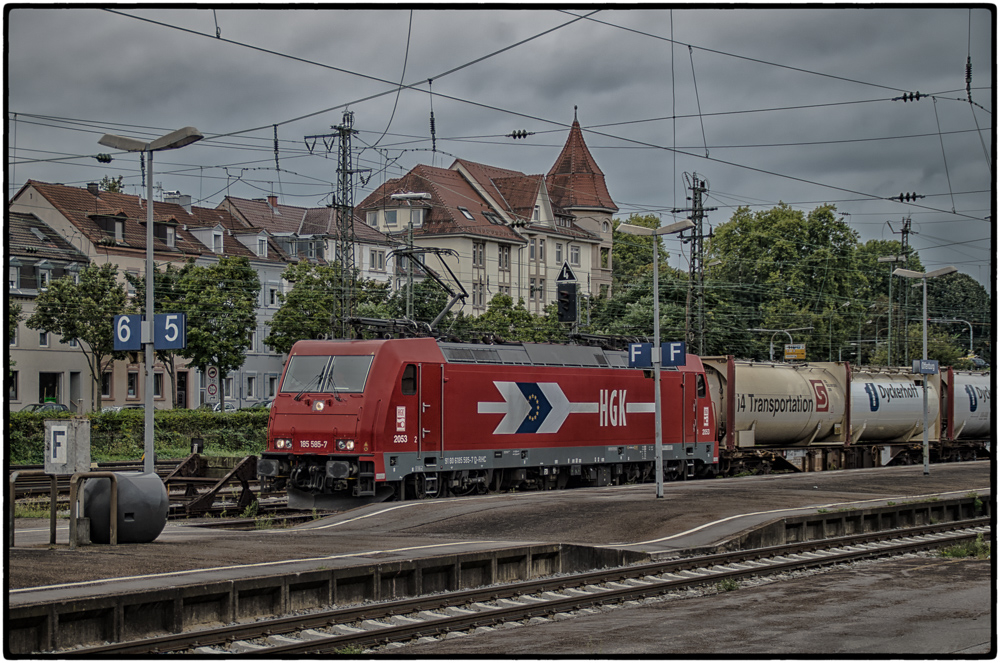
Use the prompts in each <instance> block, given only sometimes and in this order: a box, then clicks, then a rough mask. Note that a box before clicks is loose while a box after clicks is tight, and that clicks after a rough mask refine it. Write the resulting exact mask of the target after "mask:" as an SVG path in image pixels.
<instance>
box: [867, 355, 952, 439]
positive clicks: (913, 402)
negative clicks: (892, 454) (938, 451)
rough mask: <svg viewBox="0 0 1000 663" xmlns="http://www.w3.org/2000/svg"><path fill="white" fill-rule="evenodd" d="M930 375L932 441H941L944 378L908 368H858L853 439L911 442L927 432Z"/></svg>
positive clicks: (929, 421) (929, 407) (929, 418)
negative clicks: (925, 397)
mask: <svg viewBox="0 0 1000 663" xmlns="http://www.w3.org/2000/svg"><path fill="white" fill-rule="evenodd" d="M925 377H927V378H928V380H927V422H928V426H927V427H928V440H929V441H932V442H937V441H938V440H940V431H941V406H940V395H941V377H940V376H939V375H929V376H924V375H920V374H916V373H911V372H910V371H907V370H905V369H895V368H888V369H869V368H859V369H855V371H854V372H853V374H852V375H851V442H852V444H857V443H859V442H862V441H865V442H867V441H872V442H876V441H877V442H910V441H914V440H922V439H923V433H924V389H923V380H924V378H925Z"/></svg>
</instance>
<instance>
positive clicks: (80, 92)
mask: <svg viewBox="0 0 1000 663" xmlns="http://www.w3.org/2000/svg"><path fill="white" fill-rule="evenodd" d="M109 7H110V8H111V11H105V10H102V9H92V8H77V7H72V6H71V7H68V8H58V9H56V8H46V7H45V6H37V7H31V8H22V9H13V10H8V12H7V14H6V24H5V28H6V40H7V44H6V45H7V49H8V50H7V60H6V67H7V71H6V74H7V76H6V82H7V86H8V87H7V120H8V123H7V141H8V161H7V167H8V170H7V175H8V179H7V184H8V187H7V188H8V196H10V195H12V194H13V193H15V192H16V191H17V189H18V188H19V187H20V186H21V185H22V184H23V183H24V182H25V181H26V180H27V179H37V180H42V181H46V182H61V183H64V184H69V185H73V186H85V185H86V184H87V183H88V182H92V181H99V180H100V179H101V178H102V177H103V176H105V175H110V176H112V177H117V176H118V175H119V174H121V175H124V177H125V180H124V181H125V184H126V191H127V192H129V193H139V192H140V188H141V186H140V184H141V174H140V167H139V159H138V157H137V156H136V155H132V154H123V153H116V154H115V155H114V157H115V158H114V161H113V162H112V163H110V164H101V163H98V162H97V161H96V160H95V159H94V158H93V156H94V155H96V154H97V153H100V152H111V150H109V149H108V148H105V147H102V146H99V145H98V144H97V141H98V139H99V138H100V137H101V135H102V134H104V133H106V132H110V133H118V134H122V135H128V136H134V137H138V138H144V139H151V138H153V137H156V136H159V135H162V134H164V133H167V132H169V131H172V130H174V129H178V128H180V127H183V126H194V127H197V128H198V129H199V130H201V131H202V132H203V133H204V134H205V136H206V139H205V140H203V141H201V142H199V143H196V144H194V145H191V146H189V147H186V148H184V149H183V150H179V151H175V152H163V153H160V154H158V155H157V156H156V158H155V160H154V170H155V176H154V182H157V183H162V187H163V189H165V190H180V191H181V192H183V193H188V194H191V195H192V197H193V198H194V199H195V200H196V201H200V202H197V203H196V204H199V205H202V206H206V207H214V206H215V205H217V204H218V203H219V202H220V201H221V200H222V198H223V197H224V196H225V195H226V194H227V193H229V194H231V195H234V196H239V197H243V198H259V197H263V196H265V195H268V194H272V193H273V194H276V195H278V196H279V199H280V200H281V202H283V203H286V204H291V205H300V206H304V207H311V206H321V205H325V204H328V203H330V202H331V194H332V192H333V191H335V189H336V181H337V173H336V146H335V145H334V144H332V143H331V144H330V146H331V147H333V148H334V149H333V151H332V152H329V153H328V151H327V147H326V146H324V142H323V140H322V139H318V140H316V141H315V143H314V144H313V145H312V149H311V150H310V149H309V146H308V144H307V143H309V141H307V140H306V137H307V136H315V135H321V134H328V133H330V132H331V127H332V126H334V125H338V124H340V123H341V122H342V114H343V112H344V110H345V109H349V110H350V111H353V113H354V128H355V129H356V130H357V131H358V133H357V134H356V135H355V137H354V143H353V146H354V147H355V148H358V149H357V150H356V158H357V162H356V166H355V167H356V168H369V169H371V170H370V171H369V172H367V173H365V174H364V177H365V178H367V184H360V183H359V187H358V189H357V191H356V194H355V201H356V202H360V201H361V200H362V199H363V198H364V197H365V196H366V195H367V193H368V192H370V191H371V190H372V189H373V188H374V187H376V186H378V185H379V184H380V183H381V182H383V181H384V180H385V179H386V178H391V177H398V176H399V175H401V174H403V173H405V172H406V171H408V170H409V169H411V168H412V167H413V166H415V165H417V164H430V165H435V166H440V167H445V168H446V167H448V166H450V165H451V163H452V161H453V160H454V158H455V157H460V158H463V159H468V160H472V161H477V162H481V163H487V164H490V165H494V166H499V167H503V168H510V169H513V170H519V171H522V172H525V173H529V174H534V173H546V172H547V171H548V169H549V168H550V167H551V166H552V164H553V163H554V161H555V159H556V157H557V155H558V153H559V150H560V149H561V148H562V146H563V144H564V143H565V140H566V137H567V132H568V128H569V126H570V125H571V124H572V122H573V116H574V107H578V110H577V117H578V119H579V121H580V124H581V125H582V127H583V129H584V136H585V139H586V141H587V144H588V146H589V147H590V150H591V152H592V154H593V155H594V157H595V158H596V160H597V162H598V164H599V165H600V167H601V169H602V170H603V171H604V173H605V175H606V179H607V185H608V189H609V191H610V193H611V195H612V197H613V198H614V200H615V202H616V204H617V205H618V207H619V208H620V213H619V216H620V217H621V218H623V219H624V218H626V217H627V216H628V215H629V214H632V213H641V214H644V213H657V214H661V215H662V216H663V219H664V223H667V222H670V221H671V219H672V217H671V215H670V211H671V210H672V209H676V208H684V207H687V206H688V203H687V202H686V201H685V195H686V193H687V192H686V191H685V185H684V174H685V173H697V174H698V175H700V176H702V177H704V178H707V180H708V182H709V185H710V190H709V197H708V199H707V200H706V205H708V206H711V207H717V208H718V209H717V210H715V211H712V212H710V213H709V215H708V221H709V222H710V224H712V225H713V226H717V225H719V224H721V223H724V222H726V221H727V220H728V219H729V218H730V216H731V214H732V212H733V210H734V209H735V208H736V207H737V206H740V205H750V206H752V208H753V209H755V210H757V209H769V208H770V207H773V206H774V205H776V204H777V203H778V202H779V201H784V202H786V203H788V204H790V205H792V206H793V207H795V208H799V209H803V210H807V211H808V210H811V209H814V208H815V207H817V206H818V205H820V204H823V203H833V204H836V206H837V209H838V211H840V212H842V213H846V214H848V215H849V216H847V217H846V219H847V221H848V222H849V223H850V225H851V226H852V227H853V228H854V229H855V230H857V231H858V232H859V233H860V235H861V238H862V240H868V239H872V238H882V239H893V238H896V239H898V238H899V235H897V234H894V232H893V230H895V231H897V232H898V231H899V230H900V228H901V226H902V219H903V218H904V217H906V216H910V218H912V230H913V231H914V234H913V235H911V245H912V246H913V247H915V248H916V249H917V250H919V252H920V256H921V259H922V260H923V262H924V265H925V267H927V268H928V269H934V268H937V267H941V266H944V265H949V264H953V265H955V266H957V267H958V268H959V269H960V270H961V271H962V272H965V273H967V274H969V275H970V276H972V277H973V278H975V279H976V280H978V281H979V282H981V283H983V284H984V285H986V286H987V287H988V288H992V281H991V279H992V274H991V272H992V268H993V263H992V257H993V255H994V253H995V249H994V246H993V232H992V222H991V220H990V218H989V217H991V214H992V212H991V208H990V206H991V201H992V200H993V182H994V177H993V173H992V172H991V160H992V154H991V150H992V146H993V141H994V133H993V131H994V129H995V126H994V121H993V114H992V113H993V101H994V98H995V91H994V89H993V88H992V81H993V77H994V71H993V53H992V50H991V49H992V40H993V39H994V30H995V27H996V17H995V15H993V14H992V13H991V12H989V11H987V10H986V9H982V8H979V9H971V10H970V9H969V8H968V7H963V6H959V5H952V6H948V7H945V8H921V7H919V6H909V7H902V8H876V9H872V8H867V7H865V6H864V5H858V6H856V7H850V8H832V9H815V8H809V9H806V8H802V9H795V8H790V7H787V6H776V7H774V8H754V9H725V10H724V9H714V8H697V7H694V8H692V7H691V6H687V7H684V6H682V7H678V8H676V9H673V10H669V9H665V8H660V9H642V10H637V9H628V10H615V9H613V6H608V5H599V6H597V7H595V8H589V9H587V8H585V9H583V10H580V9H569V8H567V9H566V10H564V11H560V10H558V9H553V8H549V9H545V10H531V11H497V10H456V9H447V10H431V9H426V8H423V9H417V10H414V11H410V10H408V9H405V8H403V9H399V8H394V9H387V10H382V11H359V10H344V9H342V8H337V7H333V8H330V9H319V10H315V9H309V10H304V9H297V10H296V9H261V10H253V9H227V8H225V5H221V6H220V7H221V8H219V9H215V10H213V9H212V8H211V6H210V5H205V6H203V7H198V8H188V9H133V8H118V7H115V6H113V5H112V6H109ZM581 17H585V18H581ZM217 35H218V36H217ZM970 56H971V62H972V82H971V101H972V103H971V104H970V100H969V94H968V92H967V89H966V61H967V58H968V57H970ZM428 79H431V80H432V81H433V82H432V83H431V84H429V82H428ZM400 82H402V83H403V84H404V86H405V87H404V88H402V89H400V87H399V85H398V84H399V83H400ZM918 91H919V92H920V93H921V94H922V95H932V96H931V97H929V98H921V99H920V100H919V101H912V102H904V101H902V100H896V101H893V98H898V97H901V96H902V95H903V94H905V93H907V92H911V93H915V92H918ZM429 93H431V94H429ZM432 107H433V112H434V117H435V128H436V138H437V140H436V145H435V144H432V142H431V135H430V121H429V118H430V113H431V109H432ZM275 125H276V126H277V132H278V138H279V143H278V152H277V166H276V163H275V161H276V155H275V149H274V131H275ZM514 130H527V131H530V132H534V135H532V136H529V137H527V138H524V139H518V140H515V139H511V138H508V137H505V136H504V134H509V133H510V132H512V131H514ZM365 147H367V148H368V149H364V150H363V151H362V149H361V148H365ZM434 147H436V152H435V151H433V150H432V148H434ZM376 148H377V149H376ZM988 155H989V156H988ZM904 192H907V193H908V192H914V193H917V194H919V195H922V196H925V197H924V198H921V199H918V200H916V201H913V202H909V203H905V202H904V203H900V202H899V201H898V200H897V201H895V202H893V201H890V200H887V199H888V198H890V197H892V196H899V194H900V193H904ZM681 218H683V217H682V216H681ZM679 248H680V247H679V245H677V244H676V243H674V244H673V245H669V244H668V250H670V251H671V254H672V257H671V261H670V262H671V264H672V265H674V266H677V267H681V268H683V269H686V268H687V263H686V261H685V260H684V259H683V257H681V256H679V255H678V254H679Z"/></svg>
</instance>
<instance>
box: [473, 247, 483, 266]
mask: <svg viewBox="0 0 1000 663" xmlns="http://www.w3.org/2000/svg"><path fill="white" fill-rule="evenodd" d="M472 266H473V267H485V266H486V245H485V244H484V243H482V242H473V243H472Z"/></svg>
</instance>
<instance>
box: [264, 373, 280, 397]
mask: <svg viewBox="0 0 1000 663" xmlns="http://www.w3.org/2000/svg"><path fill="white" fill-rule="evenodd" d="M277 394H278V376H277V375H268V376H267V397H268V398H274V397H275V396H276V395H277Z"/></svg>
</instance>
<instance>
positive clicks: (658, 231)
mask: <svg viewBox="0 0 1000 663" xmlns="http://www.w3.org/2000/svg"><path fill="white" fill-rule="evenodd" d="M688 228H694V223H693V222H692V221H691V219H684V220H683V221H678V222H677V223H671V224H670V225H669V226H661V227H659V228H647V227H646V226H634V225H632V224H630V223H620V224H618V230H619V231H620V232H623V233H625V234H626V235H647V236H648V235H652V236H653V237H656V240H654V243H653V290H654V292H653V353H652V354H653V357H652V358H653V412H654V415H653V416H654V419H653V426H654V427H655V430H654V432H653V435H654V438H653V439H654V440H655V441H656V447H655V448H656V497H657V498H662V497H663V426H662V421H663V407H662V405H661V399H660V269H659V262H660V239H659V238H660V237H662V236H663V235H669V234H672V233H679V232H681V231H682V230H687V229H688Z"/></svg>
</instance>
